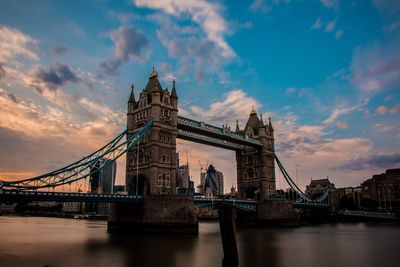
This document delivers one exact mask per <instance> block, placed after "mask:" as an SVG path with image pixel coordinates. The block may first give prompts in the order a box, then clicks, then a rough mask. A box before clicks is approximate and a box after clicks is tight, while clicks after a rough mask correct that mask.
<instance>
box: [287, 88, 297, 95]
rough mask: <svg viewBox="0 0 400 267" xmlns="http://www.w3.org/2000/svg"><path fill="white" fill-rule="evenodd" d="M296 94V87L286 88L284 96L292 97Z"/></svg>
mask: <svg viewBox="0 0 400 267" xmlns="http://www.w3.org/2000/svg"><path fill="white" fill-rule="evenodd" d="M296 92H297V88H296V87H288V88H287V89H286V92H285V94H286V95H293V94H295V93H296Z"/></svg>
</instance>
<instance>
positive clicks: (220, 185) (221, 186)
mask: <svg viewBox="0 0 400 267" xmlns="http://www.w3.org/2000/svg"><path fill="white" fill-rule="evenodd" d="M217 181H218V195H223V194H224V174H223V173H222V172H220V171H217Z"/></svg>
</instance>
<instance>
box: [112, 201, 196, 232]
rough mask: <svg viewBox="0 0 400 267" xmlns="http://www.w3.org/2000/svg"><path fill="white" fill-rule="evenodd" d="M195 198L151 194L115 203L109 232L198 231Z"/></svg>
mask: <svg viewBox="0 0 400 267" xmlns="http://www.w3.org/2000/svg"><path fill="white" fill-rule="evenodd" d="M193 206H194V204H193V198H192V197H188V196H173V195H170V196H161V195H149V196H145V197H144V198H143V202H142V203H140V204H136V203H113V204H112V206H111V210H110V216H109V219H108V232H111V233H115V232H119V233H127V232H157V233H189V234H190V233H198V220H197V217H196V215H195V213H194V208H193Z"/></svg>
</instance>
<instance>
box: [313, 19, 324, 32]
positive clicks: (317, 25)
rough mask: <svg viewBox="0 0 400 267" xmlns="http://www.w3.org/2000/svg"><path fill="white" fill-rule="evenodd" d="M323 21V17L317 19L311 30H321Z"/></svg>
mask: <svg viewBox="0 0 400 267" xmlns="http://www.w3.org/2000/svg"><path fill="white" fill-rule="evenodd" d="M322 25H323V23H322V20H321V17H319V18H317V20H316V21H315V22H314V24H313V25H312V26H311V27H310V30H319V29H321V28H322Z"/></svg>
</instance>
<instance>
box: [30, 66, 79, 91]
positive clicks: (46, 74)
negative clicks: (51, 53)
mask: <svg viewBox="0 0 400 267" xmlns="http://www.w3.org/2000/svg"><path fill="white" fill-rule="evenodd" d="M34 76H35V77H36V79H37V81H38V82H39V83H44V84H45V85H46V86H47V87H48V88H49V89H51V90H57V89H58V88H59V87H61V86H63V85H65V84H67V83H69V82H70V83H77V82H78V78H77V77H76V75H75V74H74V73H73V72H72V70H71V69H70V68H69V67H68V66H67V65H64V64H60V63H57V64H56V65H55V66H54V67H53V66H50V67H47V68H43V67H39V68H38V69H37V70H36V71H35V73H34Z"/></svg>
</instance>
